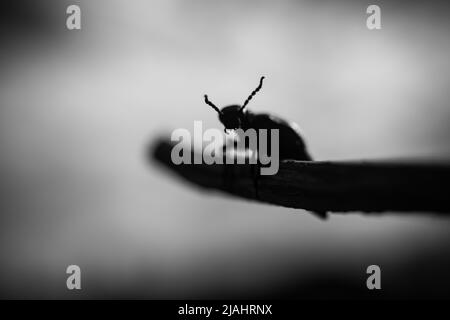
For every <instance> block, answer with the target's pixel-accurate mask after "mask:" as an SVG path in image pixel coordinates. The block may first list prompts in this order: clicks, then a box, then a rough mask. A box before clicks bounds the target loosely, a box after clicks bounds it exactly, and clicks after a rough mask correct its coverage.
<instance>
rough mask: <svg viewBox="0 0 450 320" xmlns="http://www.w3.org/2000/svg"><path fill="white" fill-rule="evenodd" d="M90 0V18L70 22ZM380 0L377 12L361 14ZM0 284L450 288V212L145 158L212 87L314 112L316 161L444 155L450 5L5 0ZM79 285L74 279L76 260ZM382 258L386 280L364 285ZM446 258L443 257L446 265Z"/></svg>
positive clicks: (301, 114)
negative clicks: (246, 196) (286, 199)
mask: <svg viewBox="0 0 450 320" xmlns="http://www.w3.org/2000/svg"><path fill="white" fill-rule="evenodd" d="M69 4H78V5H80V6H81V10H82V30H80V31H68V30H66V28H65V20H66V17H67V16H66V13H65V11H66V7H67V6H68V5H69ZM369 4H378V5H380V7H381V10H382V29H381V30H377V31H370V30H368V29H367V28H366V18H367V14H366V8H367V6H368V5H369ZM0 8H1V10H0V12H1V13H0V25H1V28H0V29H1V31H0V40H1V45H0V48H1V49H0V67H1V69H0V70H1V72H0V178H1V180H0V201H1V202H0V209H1V215H0V261H1V265H0V288H1V289H0V293H1V297H3V298H103V297H142V298H213V297H216V298H217V297H219V298H223V297H235V298H236V297H237V298H238V297H253V298H258V297H280V298H283V297H311V296H312V297H316V296H317V297H372V296H374V297H418V296H420V297H436V296H439V297H448V296H449V295H450V292H449V291H450V289H449V288H450V278H449V275H448V268H449V266H450V261H449V258H448V252H449V249H450V239H449V227H450V221H449V220H442V219H437V218H433V217H429V216H425V215H420V214H418V215H394V214H393V215H391V214H387V215H383V216H380V217H377V216H375V217H363V216H362V215H359V214H358V213H353V214H346V215H341V214H337V215H332V216H331V218H330V219H329V220H327V221H325V222H324V221H320V220H318V219H317V218H315V217H314V216H312V215H310V214H308V213H307V212H306V211H302V210H291V209H286V208H279V207H275V206H268V205H260V204H256V203H251V202H246V201H243V200H239V199H233V198H229V197H226V196H223V195H221V194H218V193H204V192H202V191H200V190H197V189H195V188H193V187H192V186H190V185H186V184H183V183H180V182H179V181H178V180H176V179H174V178H173V177H172V176H171V175H169V174H167V172H165V171H164V170H162V169H161V168H160V167H158V166H157V165H156V164H154V163H151V162H149V161H148V159H147V158H146V153H147V148H148V146H149V144H150V143H151V141H152V139H153V138H154V137H156V136H159V135H160V134H162V133H168V132H170V130H172V129H174V128H178V127H183V128H188V129H192V128H193V121H194V120H203V121H205V127H220V124H219V123H218V121H217V119H216V115H215V113H214V112H212V110H211V109H210V108H209V107H207V106H206V105H205V104H204V103H203V101H202V95H203V94H204V93H208V94H209V95H210V98H211V99H212V100H213V101H214V102H215V103H216V104H217V105H227V104H233V103H242V102H243V101H244V100H245V98H246V97H247V95H248V94H249V92H250V91H251V90H252V89H253V88H254V87H255V86H256V84H257V81H258V79H259V77H260V76H261V75H265V76H266V77H267V80H266V82H265V85H264V87H263V90H262V91H261V92H260V93H259V94H258V95H257V96H256V97H255V99H254V100H253V101H252V103H251V105H250V108H251V109H252V110H254V111H267V112H273V113H276V114H278V115H280V116H282V117H284V118H286V119H290V120H294V121H296V122H298V123H299V124H300V126H301V127H302V128H303V130H304V132H305V135H306V138H307V141H308V144H309V148H310V150H311V152H312V154H313V155H314V156H315V157H316V158H317V159H320V160H328V159H374V158H375V159H377V158H383V159H384V158H399V157H402V158H404V157H411V158H422V159H424V158H425V159H435V158H440V159H442V158H445V159H448V158H450V157H449V156H450V145H449V143H448V141H449V138H450V126H449V125H448V122H449V116H450V106H449V101H450V91H449V90H448V88H449V85H450V62H449V59H448V57H449V52H450V41H449V38H448V31H449V27H450V21H449V20H448V5H446V3H445V2H443V1H442V2H434V3H433V4H432V3H431V2H421V1H417V2H414V1H408V2H402V1H372V2H365V1H321V2H320V3H319V2H318V1H312V0H311V1H237V0H235V1H208V0H196V1H181V0H170V1H168V0H152V1H144V0H133V1H125V0H108V1H106V0H96V1H75V0H74V1H67V0H65V1H56V0H54V1H48V0H43V1H31V0H20V1H10V0H7V1H2V3H1V4H0ZM70 264H77V265H79V266H80V267H81V269H82V290H81V291H80V292H73V291H68V290H67V289H66V283H65V281H66V276H67V275H66V274H65V270H66V267H67V266H68V265H70ZM370 264H378V265H380V266H381V269H382V288H383V289H382V291H381V293H373V292H368V290H367V289H366V287H365V280H366V274H365V270H366V267H367V266H368V265H370ZM446 273H447V274H446Z"/></svg>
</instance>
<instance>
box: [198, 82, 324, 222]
mask: <svg viewBox="0 0 450 320" xmlns="http://www.w3.org/2000/svg"><path fill="white" fill-rule="evenodd" d="M263 80H264V77H261V79H260V80H259V85H258V87H257V88H256V89H255V90H253V91H252V93H251V94H250V96H249V97H248V98H247V100H245V102H244V104H243V105H242V106H239V105H231V106H227V107H224V108H222V109H219V108H218V107H217V106H216V105H214V103H212V102H211V101H209V100H208V96H207V95H205V103H206V104H208V105H209V106H211V107H212V108H213V109H214V110H216V111H217V113H218V114H219V120H220V122H221V123H222V124H223V125H224V127H225V132H226V131H227V130H236V129H243V130H244V131H245V130H248V129H255V130H256V131H258V130H259V129H267V130H268V131H270V130H271V129H278V130H279V131H278V132H279V141H278V142H279V160H287V159H290V160H301V161H312V157H311V156H310V155H309V153H308V151H307V149H306V144H305V142H304V140H303V137H302V135H301V133H300V129H299V128H298V126H297V125H296V124H295V123H289V122H287V121H285V120H283V119H280V118H278V117H275V116H273V115H270V114H266V113H253V112H250V111H247V110H245V107H246V106H247V104H248V103H249V101H250V100H251V99H252V98H253V96H254V95H255V94H256V93H257V92H258V91H259V90H260V89H261V87H262V83H263ZM257 136H258V135H257ZM268 136H269V133H268ZM268 140H269V141H270V140H271V139H268ZM269 141H267V142H268V152H269V154H271V151H270V149H271V146H270V144H269ZM224 147H225V146H224ZM257 148H258V149H259V142H258V146H257ZM258 165H259V164H258ZM226 167H227V166H225V168H226ZM224 173H225V176H226V171H224ZM258 177H259V173H257V174H256V175H255V177H254V181H253V183H254V186H255V192H256V198H259V193H258ZM225 180H226V179H225ZM313 213H314V214H316V215H317V216H318V217H320V218H322V219H325V218H326V217H327V213H326V212H325V211H324V212H313Z"/></svg>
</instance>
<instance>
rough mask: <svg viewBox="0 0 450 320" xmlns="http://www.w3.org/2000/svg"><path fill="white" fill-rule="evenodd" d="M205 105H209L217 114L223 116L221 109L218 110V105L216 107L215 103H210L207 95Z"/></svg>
mask: <svg viewBox="0 0 450 320" xmlns="http://www.w3.org/2000/svg"><path fill="white" fill-rule="evenodd" d="M205 103H206V104H207V105H209V106H211V107H212V108H213V109H214V110H216V111H217V113H219V114H222V111H220V109H219V108H217V107H216V105H215V104H214V103H212V102H211V101H209V99H208V95H207V94H205Z"/></svg>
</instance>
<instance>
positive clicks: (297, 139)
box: [219, 105, 312, 161]
mask: <svg viewBox="0 0 450 320" xmlns="http://www.w3.org/2000/svg"><path fill="white" fill-rule="evenodd" d="M241 108H242V107H241V106H239V105H231V106H227V107H224V108H222V110H221V112H222V114H220V115H219V120H220V121H221V122H222V123H223V124H224V125H225V129H238V128H241V129H243V130H244V131H245V130H248V129H255V130H257V131H258V130H259V129H268V130H269V131H270V130H271V129H278V130H279V157H280V160H285V159H291V160H303V161H311V160H312V157H311V156H310V155H309V153H308V151H307V148H306V144H305V142H304V140H303V138H302V136H301V132H300V129H299V128H298V126H297V125H296V124H295V123H289V122H287V121H285V120H283V119H281V118H278V117H276V116H273V115H270V114H267V113H253V112H250V111H244V112H241V111H240V110H241ZM235 119H238V121H237V122H236V121H235Z"/></svg>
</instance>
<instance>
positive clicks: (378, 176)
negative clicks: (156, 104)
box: [152, 140, 450, 216]
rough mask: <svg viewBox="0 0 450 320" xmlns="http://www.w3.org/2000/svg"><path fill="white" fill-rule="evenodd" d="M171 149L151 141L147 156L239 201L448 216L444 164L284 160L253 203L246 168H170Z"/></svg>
mask: <svg viewBox="0 0 450 320" xmlns="http://www.w3.org/2000/svg"><path fill="white" fill-rule="evenodd" d="M172 146H173V144H172V143H171V142H170V141H165V140H160V141H157V142H156V143H155V145H154V148H153V149H152V156H153V157H154V158H155V159H156V160H157V161H159V162H160V163H162V164H163V165H164V166H166V167H168V168H170V169H171V170H172V171H173V172H175V173H177V174H178V175H180V176H181V177H183V178H184V179H186V180H188V181H190V182H192V183H194V184H196V185H199V186H202V187H204V188H208V189H218V190H221V191H225V192H227V193H230V194H233V195H236V196H239V197H243V198H247V199H252V200H256V201H260V202H266V203H271V204H276V205H280V206H284V207H291V208H302V209H307V210H311V211H319V212H320V211H322V212H323V211H329V212H330V211H333V212H347V211H361V212H383V211H415V212H423V211H427V212H435V213H439V214H442V215H444V216H447V215H448V216H450V195H449V190H450V188H449V184H450V165H449V164H438V163H436V164H433V163H428V164H426V163H408V162H396V161H391V162H387V161H378V162H375V161H352V162H337V161H336V162H335V161H333V162H331V161H330V162H326V161H314V162H307V161H291V160H285V161H282V162H281V163H280V167H279V171H278V173H277V174H276V175H273V176H260V177H259V179H258V196H259V197H258V198H256V196H255V189H254V184H253V178H252V174H251V172H252V170H251V165H247V164H245V165H244V164H235V165H231V164H228V165H221V164H213V165H207V164H181V165H175V164H173V163H172V161H171V157H170V154H171V150H172ZM225 166H228V168H227V170H232V172H233V176H234V179H233V185H232V187H229V186H226V184H225V183H224V179H223V170H224V167H225Z"/></svg>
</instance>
